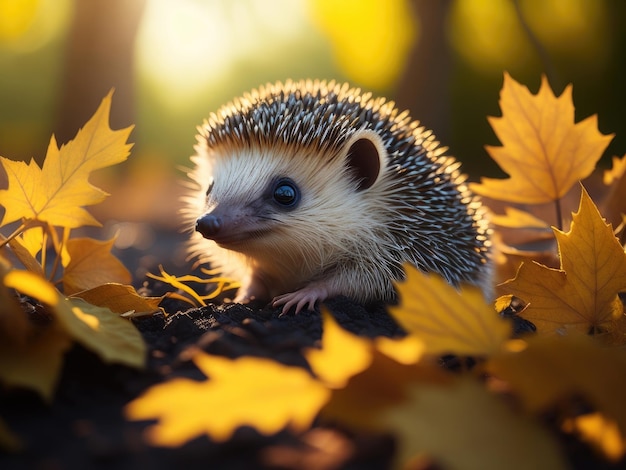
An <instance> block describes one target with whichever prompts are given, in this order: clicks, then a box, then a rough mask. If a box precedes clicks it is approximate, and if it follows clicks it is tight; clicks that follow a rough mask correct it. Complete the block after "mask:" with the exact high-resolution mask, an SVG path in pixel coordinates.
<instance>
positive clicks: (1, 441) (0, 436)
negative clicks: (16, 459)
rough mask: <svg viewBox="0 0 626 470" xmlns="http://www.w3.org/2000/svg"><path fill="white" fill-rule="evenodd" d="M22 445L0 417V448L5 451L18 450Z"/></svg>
mask: <svg viewBox="0 0 626 470" xmlns="http://www.w3.org/2000/svg"><path fill="white" fill-rule="evenodd" d="M23 448H24V445H23V444H22V442H21V441H20V440H19V438H18V437H17V436H15V434H13V433H12V432H11V430H10V429H9V427H8V426H7V425H6V423H5V422H4V421H3V420H2V419H1V418H0V450H4V451H5V452H18V451H20V450H22V449H23Z"/></svg>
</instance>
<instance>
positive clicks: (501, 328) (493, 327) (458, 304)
mask: <svg viewBox="0 0 626 470" xmlns="http://www.w3.org/2000/svg"><path fill="white" fill-rule="evenodd" d="M405 271H406V275H407V278H406V280H405V281H404V282H401V283H398V284H397V289H398V294H399V296H400V300H401V303H400V305H398V306H390V307H389V313H390V314H391V316H392V317H393V318H394V319H395V320H396V321H397V322H398V323H399V324H400V326H402V328H404V329H405V330H406V331H408V332H409V333H411V334H413V335H416V336H417V337H418V338H419V339H420V340H422V341H423V342H424V345H425V352H426V353H427V354H458V355H469V356H472V355H489V354H492V353H493V352H495V351H498V350H499V348H500V347H501V345H502V344H503V343H504V341H506V339H508V338H509V337H510V335H511V331H512V330H511V325H510V323H508V322H507V321H505V320H503V319H502V318H500V317H499V316H498V314H497V313H496V311H495V309H494V308H493V307H492V306H490V305H488V304H487V302H486V301H485V299H484V297H483V294H482V292H481V290H480V289H479V288H478V287H475V286H469V285H465V286H463V287H462V288H461V289H460V291H459V290H457V289H455V288H454V287H452V286H451V285H450V284H448V283H447V282H446V281H445V280H444V279H443V278H441V277H440V276H436V275H432V274H424V273H422V272H420V271H419V270H417V269H416V268H414V267H413V266H408V265H406V266H405Z"/></svg>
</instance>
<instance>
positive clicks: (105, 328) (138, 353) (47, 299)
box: [4, 269, 146, 368]
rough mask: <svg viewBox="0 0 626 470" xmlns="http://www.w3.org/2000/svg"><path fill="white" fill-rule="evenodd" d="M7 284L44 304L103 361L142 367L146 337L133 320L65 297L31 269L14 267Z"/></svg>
mask: <svg viewBox="0 0 626 470" xmlns="http://www.w3.org/2000/svg"><path fill="white" fill-rule="evenodd" d="M4 284H5V286H6V287H9V288H13V289H15V290H17V291H18V292H21V293H22V294H25V295H28V296H31V297H33V298H35V299H37V300H39V301H40V302H41V303H42V304H45V305H46V306H47V307H48V308H49V309H50V312H51V313H52V314H53V316H54V319H55V320H56V324H58V325H59V327H60V328H61V330H62V331H63V332H64V333H65V334H67V335H68V336H69V337H70V338H72V339H74V340H75V341H77V342H79V343H81V344H82V345H83V346H85V347H86V348H87V349H89V350H91V351H93V352H95V353H96V354H97V355H98V356H100V358H102V359H103V360H104V361H107V362H116V363H121V364H125V365H128V366H131V367H137V368H140V367H143V365H144V363H145V356H146V345H145V343H144V341H143V338H142V337H141V334H140V333H139V331H138V330H137V329H136V328H135V327H134V326H133V324H132V323H130V322H129V321H128V320H125V319H123V318H121V317H120V316H119V315H118V314H115V313H113V312H111V310H109V309H107V308H102V307H96V306H94V305H91V304H88V303H87V302H85V301H84V300H82V299H66V298H65V297H64V296H62V295H61V294H60V293H59V291H57V290H56V289H55V288H54V287H53V286H52V284H50V283H49V282H48V281H46V280H45V279H44V278H42V277H41V276H39V275H37V274H35V273H32V272H30V271H23V270H18V269H13V270H11V271H10V272H9V273H7V274H6V275H5V276H4Z"/></svg>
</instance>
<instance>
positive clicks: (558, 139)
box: [470, 73, 613, 204]
mask: <svg viewBox="0 0 626 470" xmlns="http://www.w3.org/2000/svg"><path fill="white" fill-rule="evenodd" d="M500 107H501V109H502V117H492V118H489V123H490V124H491V126H492V127H493V129H494V131H495V133H496V135H497V136H498V139H500V142H502V144H503V146H501V147H491V146H489V147H487V151H488V152H489V154H490V155H491V157H492V158H493V159H494V160H495V161H496V162H497V163H498V165H500V167H501V168H502V170H504V172H505V173H507V174H508V175H509V176H510V178H508V179H494V178H482V179H481V184H471V185H470V187H471V189H472V190H473V191H475V192H476V193H478V194H480V195H483V196H488V197H491V198H493V199H498V200H503V201H509V202H517V203H528V204H540V203H546V202H551V201H556V200H558V199H560V198H561V197H563V196H564V195H565V194H566V193H567V191H568V190H569V189H570V188H571V187H572V186H573V185H574V184H575V183H576V182H577V181H580V180H582V179H583V178H585V177H587V176H589V175H590V174H591V172H592V171H593V169H594V168H595V165H596V163H597V161H598V160H599V159H600V157H601V156H602V153H603V152H604V150H605V149H606V147H607V145H608V144H609V142H610V141H611V139H612V138H613V134H610V135H603V134H601V133H600V132H599V131H598V124H597V116H596V115H593V116H590V117H588V118H587V119H585V120H583V121H581V122H579V123H574V105H573V103H572V86H571V85H568V86H567V87H566V88H565V90H564V91H563V93H562V94H561V96H559V97H556V96H555V95H554V93H553V92H552V90H551V89H550V86H549V84H548V80H547V78H546V77H545V76H544V77H542V80H541V87H540V89H539V92H538V93H537V94H536V95H532V94H531V93H530V91H529V90H528V88H526V87H525V86H523V85H521V84H519V83H518V82H516V81H515V80H513V79H512V78H511V76H510V75H509V74H508V73H505V74H504V85H503V87H502V92H501V96H500Z"/></svg>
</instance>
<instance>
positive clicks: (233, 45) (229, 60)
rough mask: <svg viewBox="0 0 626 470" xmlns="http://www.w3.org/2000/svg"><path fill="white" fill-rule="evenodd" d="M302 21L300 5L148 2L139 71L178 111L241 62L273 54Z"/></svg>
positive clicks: (284, 0)
mask: <svg viewBox="0 0 626 470" xmlns="http://www.w3.org/2000/svg"><path fill="white" fill-rule="evenodd" d="M304 21H306V17H305V12H304V6H303V2H302V1H301V0H300V1H294V0H277V1H274V2H272V3H271V8H268V3H267V2H264V1H263V0H236V1H223V0H222V1H211V2H207V1H199V0H180V1H177V2H169V1H164V0H148V3H147V5H146V10H145V13H144V18H143V22H142V25H141V27H140V30H139V35H138V40H137V41H138V42H137V62H138V67H139V72H140V73H141V74H142V77H143V78H146V79H147V80H148V81H150V82H151V83H152V84H154V85H155V86H157V87H158V88H160V89H161V90H162V91H163V99H164V101H165V103H166V104H167V105H168V106H169V107H170V108H173V109H177V108H178V109H179V108H181V107H184V106H186V104H187V103H188V102H190V101H192V100H193V99H194V97H197V95H198V93H200V92H201V91H203V90H206V89H207V88H208V87H210V85H211V82H215V81H217V80H218V79H223V78H224V77H225V76H227V75H228V73H229V72H232V70H233V68H234V66H235V65H236V64H237V63H238V62H241V61H245V60H246V59H250V58H253V57H257V58H258V57H259V56H260V57H263V56H264V55H268V54H272V53H273V48H272V42H273V41H287V40H289V39H288V38H289V37H290V36H295V35H297V34H299V33H300V30H301V27H302V23H303V22H304Z"/></svg>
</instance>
